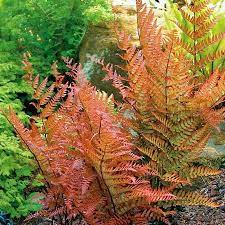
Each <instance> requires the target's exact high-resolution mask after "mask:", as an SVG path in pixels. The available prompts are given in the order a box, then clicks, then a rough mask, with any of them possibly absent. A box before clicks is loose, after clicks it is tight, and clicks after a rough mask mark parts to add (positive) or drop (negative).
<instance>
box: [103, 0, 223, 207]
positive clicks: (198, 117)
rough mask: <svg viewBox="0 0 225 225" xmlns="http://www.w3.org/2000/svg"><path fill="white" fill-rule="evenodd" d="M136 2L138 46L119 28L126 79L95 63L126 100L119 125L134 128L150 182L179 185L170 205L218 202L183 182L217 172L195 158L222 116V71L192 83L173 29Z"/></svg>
mask: <svg viewBox="0 0 225 225" xmlns="http://www.w3.org/2000/svg"><path fill="white" fill-rule="evenodd" d="M136 2H137V17H138V31H139V39H140V49H138V48H136V47H135V46H133V45H132V44H131V41H130V36H128V35H127V34H126V32H119V31H117V32H118V41H119V48H120V49H121V50H123V51H124V54H123V55H122V56H121V57H122V59H124V60H125V61H126V68H125V70H126V71H127V78H124V77H122V76H120V75H119V74H118V73H117V72H116V71H115V70H114V68H113V66H112V65H110V64H108V65H106V66H105V65H104V63H103V62H102V61H100V62H99V63H100V64H102V66H103V70H105V71H106V72H107V77H106V78H105V79H107V80H112V83H113V85H114V86H115V87H116V88H118V89H119V90H120V93H121V95H122V97H123V99H124V103H123V104H122V105H121V106H120V107H121V112H120V113H121V114H122V115H121V120H122V121H124V118H123V115H124V114H125V115H127V114H129V116H128V118H127V120H125V122H122V123H123V124H124V127H127V129H130V128H132V130H131V131H132V132H131V133H132V135H133V143H134V144H135V146H136V151H137V152H138V153H139V154H141V155H142V156H144V157H145V159H144V160H142V163H143V164H144V165H148V166H149V168H151V169H154V170H155V171H156V174H157V175H156V176H157V178H156V179H152V183H153V184H155V185H160V186H165V185H167V184H168V183H169V184H177V189H176V191H175V192H174V193H175V195H176V196H177V199H176V200H174V201H171V202H170V203H173V204H174V205H177V204H178V205H179V204H181V205H196V204H202V205H208V206H216V205H217V204H214V203H212V202H211V201H208V200H206V199H204V198H202V197H201V196H200V195H199V194H198V193H189V192H187V191H185V189H183V188H182V186H185V185H188V184H191V182H192V181H193V179H196V178H197V177H202V176H208V175H216V174H218V173H219V171H218V170H215V169H212V168H207V167H203V166H198V160H199V156H200V154H201V152H202V151H203V149H204V147H205V145H206V143H207V141H208V139H209V137H210V134H211V132H212V129H214V128H217V127H218V125H219V124H220V123H221V122H222V121H223V119H224V110H225V109H224V107H222V108H221V107H218V105H220V103H221V102H222V101H223V100H224V97H225V95H224V94H225V86H224V78H225V73H224V72H220V71H219V70H218V69H217V70H215V71H214V72H213V73H211V74H210V76H209V78H207V79H206V80H205V81H202V83H197V84H196V80H195V79H196V78H195V76H194V73H195V71H194V70H192V68H193V66H195V63H196V62H195V61H193V60H192V59H188V58H187V57H186V54H185V53H184V52H183V51H180V40H179V39H178V38H177V36H178V35H177V32H176V30H175V31H172V32H167V31H165V30H163V27H159V26H158V25H157V21H156V20H155V18H154V13H153V11H151V10H150V11H148V9H147V7H146V5H145V4H143V3H142V1H140V0H137V1H136ZM205 29H206V28H205ZM215 56H217V54H215ZM164 204H166V203H164Z"/></svg>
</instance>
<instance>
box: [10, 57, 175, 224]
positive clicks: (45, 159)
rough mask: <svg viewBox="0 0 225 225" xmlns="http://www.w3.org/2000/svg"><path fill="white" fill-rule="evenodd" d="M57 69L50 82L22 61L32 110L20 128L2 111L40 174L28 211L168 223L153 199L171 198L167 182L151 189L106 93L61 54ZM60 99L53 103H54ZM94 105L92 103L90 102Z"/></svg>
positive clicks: (65, 219)
mask: <svg viewBox="0 0 225 225" xmlns="http://www.w3.org/2000/svg"><path fill="white" fill-rule="evenodd" d="M66 62H67V66H68V68H69V69H70V70H71V71H70V72H67V73H66V74H65V75H62V74H60V73H59V72H58V71H57V70H56V68H55V67H54V75H55V79H56V81H55V82H54V83H53V84H52V85H51V86H50V87H48V88H46V84H47V80H46V79H45V80H43V81H41V82H40V81H39V76H36V77H35V78H34V77H33V72H32V67H31V64H30V63H29V62H28V61H25V65H26V66H25V69H26V71H27V75H26V78H27V79H28V80H30V81H31V83H32V86H33V88H34V95H33V96H34V97H35V99H36V102H34V103H33V104H34V105H35V107H36V108H37V111H38V112H39V113H38V114H37V115H35V116H33V117H32V118H31V120H30V129H28V128H25V127H24V125H23V124H22V123H21V121H20V120H19V119H18V117H17V116H16V114H15V113H14V112H13V111H12V109H10V112H9V115H8V119H9V121H10V122H11V123H12V124H13V126H14V129H15V131H16V132H17V134H18V135H19V137H20V139H21V141H22V142H23V144H24V145H25V146H26V148H27V149H29V150H30V152H31V153H32V154H33V155H34V158H35V160H36V163H37V165H38V167H39V170H40V172H41V173H42V175H43V176H44V179H43V182H44V183H45V185H46V190H44V191H43V194H44V196H43V197H44V198H43V199H42V200H41V203H42V204H43V209H42V210H41V211H39V212H38V213H35V214H34V215H32V216H30V218H33V217H37V216H42V217H43V216H44V217H52V218H53V220H57V221H58V223H59V224H71V222H72V221H74V220H75V221H76V220H79V219H80V220H83V223H84V222H87V223H88V224H93V225H94V224H104V225H106V224H131V223H135V224H141V223H142V224H147V222H148V221H149V220H151V219H158V220H162V221H164V222H168V221H167V219H166V218H164V216H166V215H169V214H171V213H173V212H169V211H168V212H164V211H163V210H162V209H160V208H159V207H157V206H156V205H155V203H156V202H158V201H162V200H168V201H169V200H172V199H175V196H174V195H172V194H171V193H170V191H171V190H172V189H173V188H174V187H173V186H171V187H166V188H153V187H151V185H150V182H149V181H148V177H149V176H151V175H152V174H154V171H152V170H151V169H149V168H148V167H147V166H145V165H140V164H138V163H137V160H138V159H140V158H141V157H139V156H138V155H135V154H134V153H133V145H132V144H131V143H130V140H129V135H128V133H127V132H126V131H125V130H124V129H122V127H120V126H118V120H117V116H116V114H115V111H114V104H113V99H112V97H107V95H106V94H105V93H102V92H99V91H96V89H95V88H94V87H93V86H91V85H90V83H89V82H88V81H87V79H86V77H85V75H84V74H83V72H82V70H81V67H80V66H79V65H76V64H75V65H73V64H72V61H71V60H66ZM59 103H60V105H59ZM96 106H97V107H96Z"/></svg>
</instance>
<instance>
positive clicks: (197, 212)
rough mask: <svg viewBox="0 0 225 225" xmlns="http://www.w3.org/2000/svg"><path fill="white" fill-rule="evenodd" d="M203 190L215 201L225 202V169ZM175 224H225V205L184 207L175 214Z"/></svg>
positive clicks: (205, 185) (202, 189)
mask: <svg viewBox="0 0 225 225" xmlns="http://www.w3.org/2000/svg"><path fill="white" fill-rule="evenodd" d="M201 192H202V193H203V194H205V195H207V196H209V197H211V198H213V199H214V200H215V201H218V202H221V203H223V204H225V169H223V173H222V174H220V175H219V176H217V177H213V178H211V179H210V180H209V181H207V182H206V183H205V184H204V185H203V187H202V188H201ZM172 224H173V225H186V224H187V225H225V206H221V207H220V208H216V209H213V208H208V207H201V206H195V207H183V209H182V211H179V212H178V213H177V215H176V216H174V218H173V221H172Z"/></svg>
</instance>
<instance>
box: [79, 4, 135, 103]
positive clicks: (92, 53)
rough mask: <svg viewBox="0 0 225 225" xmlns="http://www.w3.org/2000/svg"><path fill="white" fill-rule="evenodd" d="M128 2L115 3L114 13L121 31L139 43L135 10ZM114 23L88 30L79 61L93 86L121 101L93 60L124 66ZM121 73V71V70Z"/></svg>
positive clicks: (99, 25)
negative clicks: (112, 94) (130, 35)
mask: <svg viewBox="0 0 225 225" xmlns="http://www.w3.org/2000/svg"><path fill="white" fill-rule="evenodd" d="M126 2H128V1H119V3H120V4H119V5H116V1H115V2H114V7H113V13H114V15H115V18H117V20H118V24H119V27H120V28H119V29H121V30H123V29H125V30H126V31H127V32H128V33H130V34H132V37H133V39H134V42H136V43H137V42H138V35H137V18H136V11H135V8H134V7H133V6H132V4H131V5H125V3H126ZM114 25H115V23H114V21H111V22H108V23H102V24H98V25H92V26H90V27H89V28H88V30H87V32H86V34H85V36H84V39H83V42H82V44H81V48H80V53H79V59H80V60H79V61H80V63H81V64H82V65H83V68H84V71H85V73H86V75H87V76H88V78H90V80H91V82H92V84H94V85H95V86H96V87H97V88H98V89H101V90H103V91H105V92H107V93H109V94H111V93H114V95H115V98H116V99H119V98H120V96H119V94H118V92H117V91H116V90H115V89H114V88H113V87H112V86H111V85H110V83H109V82H106V81H104V82H103V81H102V78H103V77H104V76H105V73H104V72H102V70H101V67H100V66H99V65H97V64H96V63H95V62H94V61H93V60H91V59H93V58H95V59H104V61H105V63H112V64H114V65H119V66H122V65H123V62H122V60H121V59H120V57H119V56H118V54H121V52H120V51H119V50H118V47H117V37H116V34H115V29H114V27H115V26H114ZM119 72H120V73H122V72H121V70H119Z"/></svg>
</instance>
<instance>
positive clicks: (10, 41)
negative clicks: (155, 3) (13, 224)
mask: <svg viewBox="0 0 225 225" xmlns="http://www.w3.org/2000/svg"><path fill="white" fill-rule="evenodd" d="M0 17H1V20H0V43H1V44H0V109H7V108H8V106H9V105H10V106H12V107H13V108H14V109H15V110H16V111H18V112H20V113H19V116H20V118H21V119H22V120H23V121H24V122H26V121H27V120H28V117H27V116H26V114H25V113H24V111H26V113H28V114H31V113H30V110H32V108H30V106H29V105H28V102H29V98H30V97H29V96H30V94H31V89H30V88H29V87H28V85H27V84H26V82H25V81H23V79H22V76H23V72H22V69H21V67H22V64H21V61H22V54H23V53H24V52H27V51H28V52H30V53H31V54H32V62H33V63H34V64H35V66H36V67H35V70H39V71H41V76H42V78H43V77H45V76H47V75H49V74H50V73H51V72H50V70H49V68H50V65H51V64H52V63H53V62H54V61H57V60H60V59H61V57H62V56H70V57H73V58H76V59H77V58H78V50H79V46H80V43H81V41H82V38H83V36H84V34H85V31H86V28H87V26H88V24H89V23H99V22H100V21H101V20H104V21H107V20H109V19H110V18H111V14H110V6H109V4H107V2H106V0H48V1H46V0H38V1H36V0H0ZM59 66H60V64H59ZM31 162H32V156H31V155H30V154H28V153H27V152H24V150H22V148H21V145H20V144H19V142H18V140H17V138H16V137H15V136H14V133H13V131H12V129H11V127H10V126H9V125H8V123H7V121H6V120H5V119H4V118H3V117H2V116H1V115H0V209H1V210H3V211H5V212H7V213H10V214H11V216H12V217H20V216H25V215H27V214H28V213H29V212H31V211H33V210H36V209H37V207H38V206H37V205H36V204H33V203H32V202H31V199H30V197H29V195H28V194H26V190H27V187H28V186H30V185H31V182H30V181H29V180H30V179H31V175H32V172H33V170H34V169H32V167H33V166H31V165H30V164H31ZM32 185H33V186H40V185H41V184H40V183H39V182H37V181H33V182H32ZM29 192H32V190H29Z"/></svg>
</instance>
